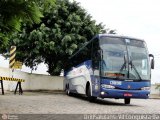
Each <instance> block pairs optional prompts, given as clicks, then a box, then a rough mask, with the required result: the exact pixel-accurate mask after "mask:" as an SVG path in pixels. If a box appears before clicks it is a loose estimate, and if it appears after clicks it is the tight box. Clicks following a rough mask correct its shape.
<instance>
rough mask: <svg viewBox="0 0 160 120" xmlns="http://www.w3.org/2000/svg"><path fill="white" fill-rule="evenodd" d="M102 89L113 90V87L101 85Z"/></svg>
mask: <svg viewBox="0 0 160 120" xmlns="http://www.w3.org/2000/svg"><path fill="white" fill-rule="evenodd" d="M101 87H102V88H106V89H114V88H115V87H114V86H112V85H106V84H102V85H101Z"/></svg>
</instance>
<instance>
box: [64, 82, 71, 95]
mask: <svg viewBox="0 0 160 120" xmlns="http://www.w3.org/2000/svg"><path fill="white" fill-rule="evenodd" d="M65 92H66V94H67V95H69V96H70V95H71V92H70V90H69V84H68V85H66V88H65Z"/></svg>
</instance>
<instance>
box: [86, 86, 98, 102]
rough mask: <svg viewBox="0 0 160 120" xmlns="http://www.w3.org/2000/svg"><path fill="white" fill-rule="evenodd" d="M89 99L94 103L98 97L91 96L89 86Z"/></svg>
mask: <svg viewBox="0 0 160 120" xmlns="http://www.w3.org/2000/svg"><path fill="white" fill-rule="evenodd" d="M87 97H88V100H89V101H90V102H94V101H95V100H96V99H97V97H94V96H91V88H90V86H88V88H87Z"/></svg>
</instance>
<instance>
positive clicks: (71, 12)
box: [13, 0, 105, 75]
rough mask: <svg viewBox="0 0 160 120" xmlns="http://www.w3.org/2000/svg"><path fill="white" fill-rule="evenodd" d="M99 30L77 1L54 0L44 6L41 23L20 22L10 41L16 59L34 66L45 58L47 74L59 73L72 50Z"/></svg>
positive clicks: (101, 31) (79, 46)
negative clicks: (53, 3) (14, 47)
mask: <svg viewBox="0 0 160 120" xmlns="http://www.w3.org/2000/svg"><path fill="white" fill-rule="evenodd" d="M103 32H105V30H104V26H103V25H102V24H96V21H95V20H92V17H91V15H89V14H87V12H86V11H85V10H84V9H82V8H81V6H79V3H77V2H69V0H56V3H55V6H54V8H52V7H48V10H46V9H45V10H44V17H43V18H42V21H41V23H40V24H33V25H28V24H24V25H23V30H22V32H21V33H20V34H19V33H18V34H16V35H15V37H14V40H13V43H14V44H15V45H16V46H17V51H18V53H17V59H20V60H21V61H23V62H24V63H25V65H27V66H29V67H31V68H34V67H36V66H37V65H38V64H39V63H41V62H45V63H46V64H47V65H48V72H49V73H50V74H51V75H59V73H60V71H61V69H62V68H63V67H64V66H63V65H64V63H65V62H66V60H67V59H68V57H70V56H71V55H72V54H73V52H74V51H76V50H78V49H79V48H81V47H82V46H83V45H84V43H86V42H87V41H88V40H90V39H91V38H92V37H93V36H94V35H95V34H98V33H103Z"/></svg>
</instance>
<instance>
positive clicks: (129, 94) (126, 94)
mask: <svg viewBox="0 0 160 120" xmlns="http://www.w3.org/2000/svg"><path fill="white" fill-rule="evenodd" d="M124 96H125V97H131V96H132V94H131V93H124Z"/></svg>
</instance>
